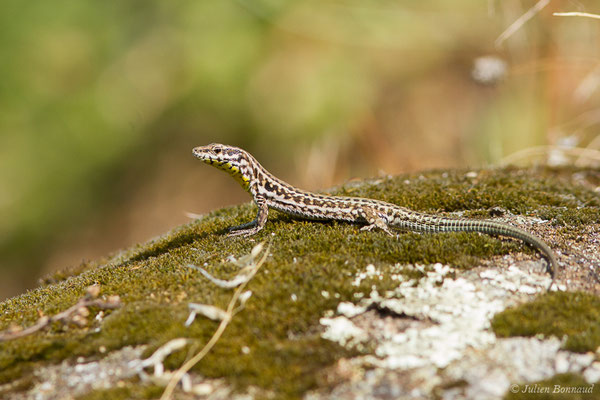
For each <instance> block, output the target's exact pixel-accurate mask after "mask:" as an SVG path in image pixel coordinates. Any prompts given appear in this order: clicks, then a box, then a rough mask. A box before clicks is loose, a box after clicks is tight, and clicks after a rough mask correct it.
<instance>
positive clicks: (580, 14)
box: [552, 11, 600, 19]
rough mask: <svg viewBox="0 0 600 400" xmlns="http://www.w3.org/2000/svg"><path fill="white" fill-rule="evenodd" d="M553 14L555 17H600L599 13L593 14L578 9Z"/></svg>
mask: <svg viewBox="0 0 600 400" xmlns="http://www.w3.org/2000/svg"><path fill="white" fill-rule="evenodd" d="M552 15H554V16H555V17H586V18H594V19H600V15H598V14H591V13H585V12H578V11H573V12H562V13H561V12H556V13H553V14H552Z"/></svg>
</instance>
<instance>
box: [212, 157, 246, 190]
mask: <svg viewBox="0 0 600 400" xmlns="http://www.w3.org/2000/svg"><path fill="white" fill-rule="evenodd" d="M215 166H216V167H217V168H219V169H222V170H223V171H225V172H228V173H229V174H230V175H231V176H233V179H235V180H236V181H237V182H238V183H239V184H240V185H241V186H242V187H243V188H244V190H246V191H248V189H249V188H250V178H249V177H247V176H244V175H243V174H242V172H241V171H240V169H239V168H238V167H236V166H234V165H232V164H231V163H229V162H225V163H222V164H217V165H215Z"/></svg>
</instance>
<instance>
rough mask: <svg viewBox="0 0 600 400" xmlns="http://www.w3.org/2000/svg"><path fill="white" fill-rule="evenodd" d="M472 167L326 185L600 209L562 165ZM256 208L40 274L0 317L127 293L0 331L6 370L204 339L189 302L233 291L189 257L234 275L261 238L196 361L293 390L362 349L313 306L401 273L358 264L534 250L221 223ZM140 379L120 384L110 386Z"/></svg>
mask: <svg viewBox="0 0 600 400" xmlns="http://www.w3.org/2000/svg"><path fill="white" fill-rule="evenodd" d="M466 172H467V171H450V172H448V171H432V172H428V173H423V174H414V175H406V176H401V177H385V178H381V179H377V180H372V181H366V182H353V183H351V184H347V185H345V186H342V187H340V188H338V189H335V190H333V191H332V192H333V193H334V194H342V195H352V196H362V197H370V198H377V199H382V200H385V201H389V202H392V203H395V204H398V205H401V206H405V207H409V208H412V209H415V210H418V211H423V212H432V213H434V212H435V213H438V212H441V213H448V212H461V213H462V214H464V215H466V216H472V217H490V216H491V213H492V211H489V210H490V209H491V208H492V207H501V208H502V209H504V210H508V211H509V212H511V213H516V214H523V215H535V216H542V217H543V216H552V223H553V224H556V225H565V224H566V225H568V226H571V227H574V228H576V227H577V226H580V225H581V224H586V223H589V222H590V221H591V220H592V216H591V215H592V214H591V213H590V211H589V210H590V209H594V210H596V212H597V211H598V208H599V207H600V200H599V199H598V196H597V195H595V194H594V193H593V192H592V191H590V190H586V189H584V188H582V187H580V186H577V185H571V184H569V183H568V181H565V180H564V179H561V178H560V176H561V175H562V174H570V173H571V171H569V170H558V171H557V170H552V169H538V170H527V171H523V170H519V169H514V168H507V169H501V170H493V171H488V170H484V171H480V172H478V173H477V174H476V177H472V176H473V175H472V174H466ZM224 179H226V178H225V177H224ZM582 204H585V207H582ZM557 210H560V211H557ZM255 212H256V210H255V207H254V206H253V205H252V204H244V205H241V206H238V207H231V208H227V209H222V210H218V211H215V212H212V213H210V214H209V215H207V216H205V217H203V218H201V219H199V220H196V221H193V222H191V223H189V224H187V225H183V226H180V227H178V228H176V229H174V230H173V231H171V232H169V233H167V234H165V235H164V236H162V237H160V238H159V239H157V240H154V241H151V242H149V243H146V244H143V245H138V246H135V247H134V248H132V249H129V250H126V251H124V252H122V253H120V254H118V255H116V256H114V257H113V258H111V259H110V260H108V261H107V262H105V261H101V262H97V263H90V264H89V265H85V266H81V267H80V268H77V269H71V270H70V271H69V270H67V272H64V271H63V272H61V273H58V274H57V275H56V276H55V277H54V278H52V279H49V280H48V282H53V283H48V284H46V285H45V286H42V287H39V288H37V289H35V290H32V291H30V292H28V293H25V294H23V295H21V296H18V297H15V298H12V299H9V300H6V301H4V302H3V303H1V304H0V330H3V329H7V328H8V327H9V326H10V325H11V324H18V325H20V326H30V325H32V324H33V323H35V322H36V320H37V319H38V318H39V313H43V314H44V315H54V314H56V313H58V312H60V311H62V310H64V309H66V308H68V307H70V306H71V305H73V304H75V303H76V302H77V301H78V300H79V299H80V298H81V297H82V296H84V295H85V291H86V288H87V287H88V286H90V285H92V284H98V285H100V287H101V296H110V295H119V296H120V298H121V300H122V307H120V308H119V309H117V310H114V311H106V314H105V316H104V318H103V319H102V320H101V321H98V320H97V319H95V316H96V315H97V310H92V311H93V312H92V313H91V315H90V316H89V323H88V326H87V327H83V328H82V327H76V326H62V325H54V326H52V327H50V329H47V330H45V331H43V332H38V333H36V334H34V335H31V336H28V337H25V338H21V339H18V340H14V341H9V342H4V343H0V384H2V383H6V382H10V381H11V380H15V379H20V380H21V381H22V382H27V380H28V379H29V381H28V382H30V381H31V380H32V379H34V378H32V372H33V370H34V369H36V368H39V367H41V366H43V365H48V364H55V363H59V362H61V361H62V360H67V359H75V358H76V357H80V356H84V357H97V358H101V357H103V356H104V355H105V354H106V352H110V351H112V350H116V349H120V348H122V347H124V346H127V345H141V344H144V345H148V348H147V350H146V354H147V355H149V354H150V353H151V352H152V351H153V350H155V349H156V348H157V347H159V346H161V345H162V344H164V343H166V342H167V341H169V340H171V339H173V338H178V337H186V338H192V339H193V340H195V341H196V347H195V348H198V346H200V347H201V346H202V345H203V344H204V343H206V342H207V341H208V340H209V339H210V337H211V336H212V335H213V333H214V332H215V329H216V328H217V325H218V323H217V322H214V321H210V320H202V319H200V318H198V319H197V320H196V322H194V323H193V324H192V325H191V326H190V327H185V326H184V321H185V320H186V317H187V315H188V307H187V305H188V303H190V302H196V303H204V304H212V305H215V306H217V307H221V308H225V307H226V305H227V303H228V301H229V299H230V298H231V291H229V290H224V289H220V288H218V287H215V285H213V284H212V283H210V282H208V281H207V280H206V279H204V277H202V275H201V274H200V273H199V272H197V271H195V270H193V269H191V268H188V267H186V265H187V264H194V265H199V266H205V268H206V269H207V270H208V272H210V273H211V274H213V275H215V276H217V277H219V278H222V279H228V278H231V277H233V276H234V275H236V274H237V272H238V270H237V267H236V266H234V265H233V264H232V263H230V262H229V261H228V257H229V256H232V255H233V256H235V257H240V256H243V255H246V254H249V253H250V251H251V249H252V248H253V247H254V246H255V245H256V244H257V243H258V242H263V241H266V242H269V243H270V244H271V247H270V254H271V255H270V256H269V257H268V259H267V261H266V262H265V264H264V265H263V267H262V268H261V270H260V271H259V273H258V274H257V275H256V276H255V277H254V279H253V280H252V281H251V282H250V283H249V284H248V287H247V289H249V290H251V291H252V293H253V295H252V297H251V299H250V300H249V301H248V303H247V304H246V306H245V309H244V310H243V311H242V312H240V313H239V314H237V315H236V316H235V318H234V319H233V320H232V321H231V323H230V324H229V326H228V327H227V329H226V331H225V333H224V334H223V336H222V337H221V339H220V340H219V342H218V343H217V345H216V346H215V347H214V348H213V349H212V351H211V352H210V353H209V354H208V355H207V356H206V358H205V359H203V360H202V362H201V363H199V364H198V365H197V366H196V367H195V369H194V371H195V372H197V373H200V374H202V375H203V376H205V377H207V378H224V379H225V380H226V381H227V382H228V383H229V384H230V385H231V386H232V387H233V388H238V389H242V390H243V389H244V388H246V387H248V386H249V385H251V386H253V387H258V388H263V389H265V390H269V391H271V392H272V393H274V395H275V396H276V397H277V398H297V397H300V396H302V394H304V393H306V392H307V391H308V390H310V389H313V388H315V387H317V386H319V385H323V384H324V383H323V382H322V379H321V374H320V373H321V371H323V370H324V369H325V368H327V367H328V366H330V365H332V364H333V363H334V362H335V361H336V360H339V359H340V358H342V357H350V356H353V355H355V354H357V352H358V350H355V349H346V348H343V347H341V346H339V345H337V344H335V343H333V342H330V341H327V340H325V339H322V338H321V336H320V333H321V327H320V325H319V319H320V318H321V317H322V316H323V315H324V314H325V312H326V311H327V310H335V308H336V306H337V304H338V303H340V302H342V301H353V300H354V299H355V298H356V293H362V294H363V295H367V294H368V293H370V292H371V290H373V289H376V290H377V291H379V292H381V293H383V292H385V291H386V290H388V289H390V288H393V287H394V286H395V283H394V282H392V281H388V280H385V279H383V280H372V279H365V280H363V281H362V282H361V284H360V285H359V286H358V287H355V286H353V285H352V280H353V277H354V276H355V274H356V273H357V272H358V271H360V270H362V269H364V268H365V266H366V265H368V264H374V265H375V266H376V267H377V268H378V269H380V270H381V271H388V270H390V268H391V267H393V266H394V265H395V264H397V263H400V264H408V263H419V264H431V263H436V262H441V263H445V264H450V265H452V266H455V267H458V268H465V269H467V268H471V267H473V266H476V265H480V264H481V261H482V260H483V259H488V258H490V257H493V256H500V255H504V254H509V253H511V254H512V253H517V252H520V251H524V252H526V253H527V256H528V257H536V256H537V255H535V252H534V251H533V250H531V249H529V248H527V247H526V246H524V245H523V244H522V243H519V242H518V241H515V240H508V239H502V240H499V239H497V238H493V237H489V236H485V235H478V234H470V233H445V234H438V235H422V234H415V233H402V234H401V235H400V236H399V238H396V237H390V236H388V235H387V234H385V233H383V232H363V231H360V230H359V227H357V226H355V225H352V224H347V223H338V222H318V223H315V222H309V221H302V220H297V219H293V218H290V217H288V216H285V215H282V214H279V213H276V212H271V213H270V215H269V221H268V223H267V225H266V227H265V229H264V230H263V231H261V232H260V233H259V234H257V235H256V236H255V237H252V238H249V239H248V238H240V237H235V238H232V237H228V236H227V235H226V234H225V233H226V228H227V227H229V226H232V225H237V224H241V223H244V222H247V221H249V220H252V219H253V218H254V216H255ZM561 215H569V218H560V216H561ZM596 215H597V214H596ZM411 278H414V277H413V276H411ZM324 292H327V293H328V294H329V295H328V296H324V295H323V293H324ZM573 340H575V339H573ZM586 340H587V339H586ZM594 340H595V339H594ZM192 347H193V346H192ZM187 356H188V354H187V352H186V351H181V352H177V353H175V354H173V355H172V356H171V357H169V358H168V360H167V363H166V367H168V368H176V367H178V366H179V365H180V364H181V363H182V361H183V360H184V359H185V358H186V357H187ZM24 386H28V385H24ZM141 392H144V391H139V390H137V389H135V390H134V389H127V390H125V389H123V390H121V389H115V392H114V393H113V394H115V395H116V394H118V393H126V394H125V396H128V395H129V394H131V395H133V394H132V393H134V394H135V393H141ZM150 392H152V393H153V391H150ZM111 393H112V392H111ZM127 393H128V394H127ZM144 393H147V392H144ZM0 394H1V393H0ZM97 395H99V394H97ZM99 398H101V397H99Z"/></svg>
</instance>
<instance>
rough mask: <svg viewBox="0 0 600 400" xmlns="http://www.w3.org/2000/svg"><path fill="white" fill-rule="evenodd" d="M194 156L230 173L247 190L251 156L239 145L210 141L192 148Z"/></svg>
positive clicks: (250, 170)
mask: <svg viewBox="0 0 600 400" xmlns="http://www.w3.org/2000/svg"><path fill="white" fill-rule="evenodd" d="M192 153H193V154H194V157H196V158H198V159H200V160H202V161H203V162H205V163H206V164H210V165H212V166H213V167H215V168H218V169H221V170H223V171H225V172H228V173H229V174H231V175H232V176H233V177H234V178H235V179H236V180H237V181H238V182H239V183H240V185H242V187H243V188H244V189H246V190H248V187H249V185H250V180H251V178H252V176H251V173H252V168H251V164H252V160H253V158H252V156H251V155H250V154H249V153H248V152H246V151H245V150H242V149H240V148H239V147H234V146H227V145H224V144H219V143H211V144H209V145H207V146H198V147H195V148H194V150H192Z"/></svg>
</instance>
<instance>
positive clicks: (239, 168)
mask: <svg viewBox="0 0 600 400" xmlns="http://www.w3.org/2000/svg"><path fill="white" fill-rule="evenodd" d="M193 153H194V156H196V157H197V158H199V159H200V160H202V161H204V162H205V163H207V164H210V165H212V166H213V167H216V168H219V169H222V170H224V171H226V172H228V173H229V174H231V175H232V176H233V177H234V178H235V179H236V180H237V181H238V182H239V183H240V184H241V185H242V187H243V188H244V189H245V190H246V191H247V192H249V193H250V194H251V195H252V197H253V199H254V202H255V203H256V205H257V206H258V215H257V216H256V219H255V220H254V221H251V222H248V223H246V224H243V225H240V226H236V227H232V228H230V231H231V233H230V235H232V236H237V235H243V236H250V235H254V234H255V233H257V232H258V231H260V230H261V229H262V228H263V227H264V226H265V223H266V222H267V215H268V212H269V207H270V208H273V209H275V210H279V211H283V212H284V213H287V214H292V215H294V216H298V217H301V218H307V219H313V220H339V221H348V222H354V223H359V224H363V225H364V226H363V227H362V228H361V230H367V231H370V230H372V229H374V228H379V229H381V230H382V231H384V232H386V233H388V234H390V235H393V233H392V231H391V228H398V229H403V230H409V231H415V232H427V233H437V232H456V231H464V232H480V233H485V234H488V235H502V236H508V237H512V238H515V239H519V240H522V241H523V242H525V243H527V244H529V245H531V246H533V247H534V248H536V249H537V250H539V251H540V252H541V253H542V254H543V255H545V256H546V258H547V259H548V266H547V269H548V271H549V273H550V275H551V276H552V282H551V283H550V287H552V283H554V278H555V274H556V269H557V266H558V263H557V261H556V257H555V255H554V252H553V251H552V250H551V249H550V247H548V245H547V244H546V243H544V242H543V241H542V240H541V239H539V238H538V237H536V236H534V235H532V234H531V233H529V232H526V231H524V230H522V229H519V228H516V227H514V226H511V225H508V224H505V223H502V222H496V221H489V220H476V219H467V218H453V217H444V216H437V215H431V214H424V213H420V212H416V211H412V210H409V209H407V208H404V207H400V206H397V205H395V204H390V203H386V202H384V201H380V200H373V199H365V198H360V197H342V196H327V195H322V194H316V193H311V192H307V191H304V190H301V189H298V188H295V187H293V186H292V185H290V184H288V183H286V182H284V181H282V180H280V179H278V178H276V177H275V176H273V175H271V173H269V171H267V170H266V169H265V168H264V167H263V166H262V165H260V163H259V162H258V161H256V159H255V158H254V157H252V155H251V154H250V153H248V152H247V151H245V150H243V149H240V148H238V147H234V146H227V145H223V144H217V143H213V144H209V145H208V146H200V147H196V148H194V150H193Z"/></svg>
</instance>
